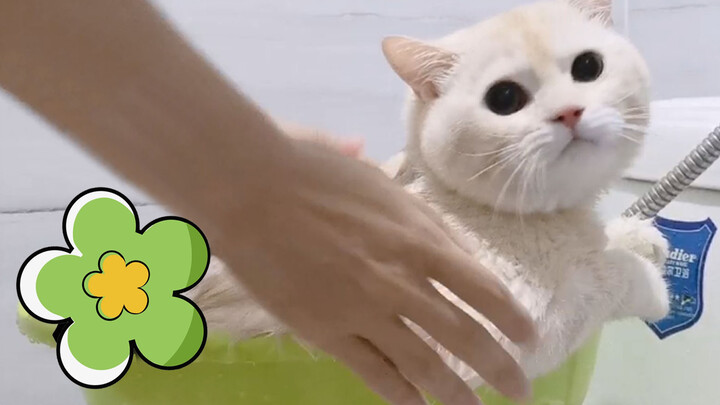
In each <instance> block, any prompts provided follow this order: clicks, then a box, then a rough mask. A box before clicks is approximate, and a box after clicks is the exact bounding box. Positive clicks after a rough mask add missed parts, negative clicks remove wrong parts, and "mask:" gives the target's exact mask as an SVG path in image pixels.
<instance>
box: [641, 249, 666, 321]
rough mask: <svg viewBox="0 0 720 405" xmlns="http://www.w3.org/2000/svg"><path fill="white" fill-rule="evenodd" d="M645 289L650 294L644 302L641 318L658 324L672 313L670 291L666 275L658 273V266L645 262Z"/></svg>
mask: <svg viewBox="0 0 720 405" xmlns="http://www.w3.org/2000/svg"><path fill="white" fill-rule="evenodd" d="M642 270H643V272H644V273H645V274H644V276H645V277H644V280H643V281H644V284H645V286H644V287H641V288H645V289H647V290H646V291H647V294H649V295H648V296H647V297H646V299H645V300H644V301H645V302H643V303H642V304H641V305H642V309H643V310H642V311H641V313H640V317H641V318H642V319H643V320H645V321H648V322H657V321H659V320H661V319H664V318H665V317H666V316H668V314H669V313H670V289H669V286H668V283H667V281H666V280H665V277H664V276H663V274H664V273H662V272H658V271H657V264H655V263H652V262H650V260H643V269H642Z"/></svg>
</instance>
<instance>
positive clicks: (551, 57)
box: [442, 1, 606, 75]
mask: <svg viewBox="0 0 720 405" xmlns="http://www.w3.org/2000/svg"><path fill="white" fill-rule="evenodd" d="M605 35H606V31H605V30H604V29H603V28H602V27H601V26H600V24H598V23H596V22H592V21H589V20H588V19H587V18H586V17H585V16H584V15H583V14H581V13H580V11H578V10H577V9H575V8H573V7H571V6H569V5H567V4H564V2H557V1H553V2H545V3H536V4H533V5H529V6H525V7H520V8H517V9H514V10H512V11H510V12H507V13H505V14H501V15H499V16H497V17H494V18H492V19H489V20H487V21H484V22H482V23H480V24H477V25H475V26H473V27H471V28H469V29H466V30H463V31H460V32H457V33H455V34H453V35H451V36H449V37H447V38H445V39H444V40H443V43H442V46H444V47H446V48H449V49H450V50H452V51H454V52H457V53H458V54H461V55H463V58H464V59H465V60H466V61H467V62H468V63H469V64H472V65H481V66H484V67H490V68H491V65H496V66H498V67H497V68H498V69H500V70H502V69H508V68H510V69H526V70H531V71H533V72H534V73H536V74H540V75H543V72H547V71H550V70H553V69H555V68H556V67H557V64H558V62H559V61H562V60H563V59H567V58H571V57H573V56H574V55H575V53H577V52H578V51H580V50H581V49H583V48H587V47H593V46H595V45H598V44H600V43H602V42H603V41H604V40H605V39H606V38H604V36H605Z"/></svg>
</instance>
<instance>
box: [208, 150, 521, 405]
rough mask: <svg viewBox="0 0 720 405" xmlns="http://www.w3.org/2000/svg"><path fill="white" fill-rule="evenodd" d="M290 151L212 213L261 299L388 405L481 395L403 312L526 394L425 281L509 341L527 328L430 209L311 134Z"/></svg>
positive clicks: (459, 404)
mask: <svg viewBox="0 0 720 405" xmlns="http://www.w3.org/2000/svg"><path fill="white" fill-rule="evenodd" d="M290 149H292V150H291V152H289V153H288V154H287V155H286V156H284V157H278V158H277V159H274V162H277V165H274V166H275V167H273V168H272V169H271V170H272V176H270V175H267V176H266V179H267V181H270V182H271V185H269V186H268V187H266V188H265V193H264V194H263V195H262V197H261V198H258V201H257V205H256V206H254V207H249V206H244V207H243V210H244V212H243V213H242V215H238V212H237V211H235V210H234V209H233V207H232V205H231V204H230V205H229V206H227V207H225V208H226V209H227V210H226V211H225V212H222V211H218V212H217V213H218V214H219V215H223V217H224V218H223V220H222V221H218V222H219V223H223V224H225V225H224V228H223V232H222V233H223V234H224V235H222V236H221V237H219V238H218V239H217V241H216V242H215V251H216V252H219V254H220V255H221V257H223V258H224V259H225V260H226V261H227V262H228V264H229V265H230V268H232V269H233V271H234V272H235V274H236V275H237V277H239V278H240V280H241V281H242V282H243V284H244V285H245V287H246V288H248V290H249V291H251V292H252V293H253V295H254V296H255V297H256V298H257V300H258V301H259V302H260V303H261V304H263V305H264V306H265V307H266V308H267V309H268V310H269V311H271V312H272V313H273V314H274V315H275V316H277V317H278V318H279V319H281V320H283V321H284V322H285V324H286V325H288V326H289V327H290V328H291V329H293V330H294V332H295V333H297V334H298V335H299V336H300V337H302V338H304V339H306V340H307V341H309V342H311V343H313V344H315V345H317V346H318V347H319V348H321V349H324V350H325V351H327V352H329V353H330V354H332V355H334V356H335V357H337V358H338V359H340V360H342V361H343V362H345V363H346V364H347V365H348V366H349V367H350V368H352V369H353V370H354V371H355V372H357V373H358V374H359V375H360V376H361V377H362V378H363V379H364V380H365V381H366V382H367V383H368V385H369V386H370V387H371V388H373V389H374V390H375V391H376V392H378V393H380V394H381V395H383V396H384V397H385V398H386V399H387V400H388V401H390V402H391V403H393V404H395V405H406V404H407V405H409V404H422V403H424V400H423V397H422V395H421V394H420V392H419V390H418V388H419V389H422V390H425V391H427V393H429V394H430V395H432V396H433V397H435V398H437V399H438V400H440V401H442V402H443V403H445V404H447V405H465V404H468V405H469V404H478V403H479V400H478V399H477V397H476V396H475V395H474V394H473V392H472V390H471V389H470V388H469V387H468V386H467V385H466V384H465V383H464V382H463V381H462V380H461V379H460V378H459V377H458V376H457V375H455V374H454V373H453V372H452V371H451V370H450V369H449V368H448V367H447V366H446V365H445V364H444V363H443V361H442V360H441V358H440V357H439V356H438V354H437V353H436V352H435V351H433V350H432V349H431V348H430V347H429V346H428V345H427V344H426V343H425V342H423V341H422V340H421V339H420V338H419V337H418V336H417V335H416V334H415V333H414V332H412V331H411V330H410V329H409V328H408V327H407V326H406V324H405V323H404V322H403V318H405V319H408V320H410V321H412V322H413V323H415V324H417V325H419V326H420V327H422V328H423V329H424V330H425V331H426V332H428V333H429V334H430V335H431V336H433V338H434V339H435V340H436V341H438V342H439V343H440V344H442V345H443V346H444V347H445V348H447V349H448V350H450V351H451V352H453V353H454V354H455V355H456V356H457V357H458V358H460V359H462V360H463V361H465V362H466V363H467V364H468V365H470V366H471V367H472V368H473V369H474V370H475V371H476V372H478V374H480V376H481V377H483V378H484V380H485V381H487V382H488V383H489V384H491V385H493V386H494V387H496V388H497V389H498V390H499V391H501V392H503V393H504V394H506V395H508V396H510V397H513V398H523V397H525V396H526V395H527V394H528V392H529V388H528V382H527V380H526V378H525V376H524V375H523V372H522V370H521V369H520V367H519V366H518V365H517V363H516V362H515V361H514V360H513V359H512V357H511V356H510V355H509V354H507V353H506V352H505V351H504V350H503V349H502V348H501V346H500V345H499V344H498V343H497V342H496V341H495V340H494V339H493V338H492V337H491V336H490V334H489V333H488V332H487V331H486V330H485V329H484V328H483V327H482V326H481V325H480V324H478V323H477V322H476V321H475V320H473V319H472V318H471V317H470V316H469V315H467V314H466V313H465V312H463V311H462V310H461V309H459V308H458V307H456V306H454V305H453V304H452V303H450V302H449V301H448V300H446V299H445V298H444V297H443V296H442V295H441V294H440V293H439V292H438V291H437V290H436V289H435V288H434V287H433V286H432V285H431V283H430V281H429V280H430V279H433V280H436V281H438V282H440V283H441V284H443V285H444V286H446V287H447V288H449V289H450V290H451V291H452V292H453V293H455V294H456V295H457V296H459V297H460V298H461V299H463V300H464V301H466V302H467V303H468V304H469V305H471V306H472V307H473V308H475V309H476V310H477V311H479V312H480V313H482V314H483V315H484V316H486V317H487V318H488V319H489V320H490V321H492V322H493V323H494V324H495V325H496V326H497V327H498V328H499V329H500V330H501V331H503V333H505V334H506V336H508V337H509V338H510V339H511V340H513V341H515V342H528V341H530V340H532V339H533V338H534V331H533V327H532V323H531V321H530V320H529V318H528V316H527V315H526V314H525V312H524V311H523V309H522V308H521V307H520V306H519V305H518V304H517V303H516V302H515V301H514V299H513V298H512V297H511V296H510V294H509V293H508V291H507V290H506V289H505V288H504V287H503V286H502V284H501V283H500V282H499V281H498V280H497V279H496V278H495V277H494V276H493V275H492V274H491V273H490V272H488V271H487V270H486V269H484V268H482V267H480V266H479V265H477V264H476V263H474V262H473V261H472V260H471V258H470V257H469V256H468V255H467V254H465V252H463V251H462V250H461V249H460V248H459V247H458V246H457V245H456V244H455V243H454V242H453V239H452V238H451V237H450V236H449V235H448V234H447V233H446V230H445V228H444V227H443V225H442V223H441V221H440V220H439V218H438V217H437V216H436V215H435V213H434V212H433V211H432V210H430V209H429V208H428V207H426V206H425V204H424V203H423V202H421V201H420V200H417V199H416V198H415V197H413V196H411V195H409V194H407V193H405V191H404V190H403V189H401V188H400V187H398V186H397V185H395V184H394V183H392V182H391V181H390V180H389V179H388V178H387V177H386V176H385V175H383V174H382V173H381V172H380V170H378V169H376V168H374V167H371V166H370V165H366V164H362V163H360V162H357V161H352V160H349V159H346V158H344V157H343V156H340V155H339V154H335V153H328V152H327V151H326V150H324V148H320V147H318V146H317V145H315V144H312V143H308V142H302V141H298V142H294V143H293V147H291V148H290ZM278 166H279V167H278ZM223 200H226V201H231V200H232V199H223Z"/></svg>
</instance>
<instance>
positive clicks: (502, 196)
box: [494, 154, 528, 212]
mask: <svg viewBox="0 0 720 405" xmlns="http://www.w3.org/2000/svg"><path fill="white" fill-rule="evenodd" d="M527 161H528V156H527V154H525V155H523V159H522V160H521V161H520V163H519V164H518V165H517V167H516V168H515V170H513V172H512V173H511V174H510V177H508V179H507V180H506V181H505V185H504V186H503V188H502V189H501V190H500V194H499V195H498V198H497V200H496V201H495V208H494V211H495V212H497V208H498V207H499V206H500V204H501V203H502V202H503V200H504V199H505V195H506V194H507V191H508V189H509V188H510V185H511V184H512V182H513V180H515V176H516V175H517V174H518V172H519V171H520V169H522V167H523V166H524V165H525V163H526V162H527Z"/></svg>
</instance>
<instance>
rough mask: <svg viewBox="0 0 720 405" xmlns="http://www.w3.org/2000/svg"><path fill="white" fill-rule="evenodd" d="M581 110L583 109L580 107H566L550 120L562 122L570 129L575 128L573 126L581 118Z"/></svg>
mask: <svg viewBox="0 0 720 405" xmlns="http://www.w3.org/2000/svg"><path fill="white" fill-rule="evenodd" d="M583 111H585V109H584V108H581V107H568V108H565V109H563V110H562V111H560V113H559V114H558V115H556V116H555V117H553V119H552V121H553V122H557V123H559V124H563V125H565V126H566V127H568V128H570V129H575V126H577V124H578V122H580V119H581V118H582V114H583Z"/></svg>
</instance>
